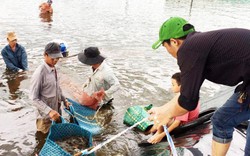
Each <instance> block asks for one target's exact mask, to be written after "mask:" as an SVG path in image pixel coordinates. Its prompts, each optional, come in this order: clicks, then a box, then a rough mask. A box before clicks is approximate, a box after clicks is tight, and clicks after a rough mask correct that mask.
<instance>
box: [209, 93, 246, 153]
mask: <svg viewBox="0 0 250 156" xmlns="http://www.w3.org/2000/svg"><path fill="white" fill-rule="evenodd" d="M238 98H239V93H234V94H233V95H232V96H231V97H230V98H229V99H228V100H227V101H226V103H225V104H224V105H223V106H222V107H220V108H219V109H218V110H217V111H216V112H215V113H214V115H213V117H212V119H211V120H212V124H213V140H214V141H216V142H219V143H229V142H231V141H232V139H233V131H234V127H236V126H237V125H239V124H240V123H242V122H244V121H247V120H249V119H250V108H249V107H250V95H248V97H247V99H246V100H245V102H244V103H242V104H240V103H239V102H238ZM247 135H248V136H247V144H246V146H245V154H246V152H248V153H249V154H250V126H248V129H247Z"/></svg>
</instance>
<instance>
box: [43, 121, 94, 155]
mask: <svg viewBox="0 0 250 156" xmlns="http://www.w3.org/2000/svg"><path fill="white" fill-rule="evenodd" d="M61 119H62V123H55V122H54V121H53V122H52V125H51V127H50V131H49V135H48V136H47V139H46V142H45V144H44V146H43V148H42V149H41V151H40V153H39V156H71V154H69V153H68V152H66V151H65V150H63V149H62V148H61V147H60V146H59V145H57V144H56V143H55V141H56V140H60V139H63V138H66V137H72V136H82V137H85V138H87V140H88V145H89V147H91V146H92V134H91V133H90V132H89V131H87V130H85V129H83V128H81V127H80V126H78V125H76V124H74V123H66V122H65V120H64V119H63V118H61ZM89 156H94V153H92V154H89Z"/></svg>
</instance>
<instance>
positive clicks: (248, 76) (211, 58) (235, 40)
mask: <svg viewBox="0 0 250 156" xmlns="http://www.w3.org/2000/svg"><path fill="white" fill-rule="evenodd" d="M249 41H250V30H247V29H239V28H233V29H222V30H215V31H209V32H201V33H200V32H194V33H191V34H189V35H188V36H187V38H186V39H185V41H184V42H183V44H182V45H181V47H180V48H179V50H178V53H177V60H178V65H179V67H180V70H181V86H182V87H181V95H180V97H179V99H178V101H179V104H180V106H182V107H183V108H185V109H187V110H189V111H191V110H193V109H195V108H196V105H197V103H198V100H199V90H200V87H201V85H202V83H203V81H204V80H205V79H207V80H210V81H212V82H215V83H218V84H223V85H227V86H235V85H237V84H238V83H240V82H243V81H244V84H247V83H248V85H245V88H244V89H241V90H247V91H248V93H249V94H250V85H249V81H250V42H249Z"/></svg>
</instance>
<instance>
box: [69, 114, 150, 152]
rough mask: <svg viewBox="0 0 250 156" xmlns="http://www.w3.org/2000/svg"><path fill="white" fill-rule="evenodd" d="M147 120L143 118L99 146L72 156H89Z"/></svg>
mask: <svg viewBox="0 0 250 156" xmlns="http://www.w3.org/2000/svg"><path fill="white" fill-rule="evenodd" d="M147 119H148V118H144V119H143V120H141V121H139V122H137V123H135V124H134V125H133V126H131V127H129V128H127V129H125V130H123V131H122V132H120V133H118V134H117V135H115V136H113V137H112V138H110V139H108V140H106V141H104V142H103V143H100V144H99V145H97V146H93V147H90V148H88V149H85V150H82V151H81V152H79V153H77V154H75V155H74V156H78V155H81V154H91V153H93V152H95V151H96V150H98V149H100V148H102V147H103V146H104V145H106V144H107V143H109V142H111V141H113V140H114V139H116V138H118V137H119V136H121V135H123V134H124V133H126V132H127V131H128V130H130V129H132V128H134V127H136V126H137V125H139V124H141V123H142V122H144V121H146V120H147Z"/></svg>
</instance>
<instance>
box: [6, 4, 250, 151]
mask: <svg viewBox="0 0 250 156" xmlns="http://www.w3.org/2000/svg"><path fill="white" fill-rule="evenodd" d="M51 3H52V1H48V2H47V4H48V5H49V6H50V7H51ZM47 4H46V5H47ZM40 8H41V10H42V9H44V8H46V7H45V4H44V5H43V6H41V7H40ZM50 12H51V13H52V12H53V10H52V8H51V9H50ZM7 40H8V42H9V44H8V45H7V46H6V47H5V48H4V49H3V50H2V56H3V58H4V61H5V63H6V67H7V68H8V69H11V70H13V71H15V72H22V71H26V70H28V63H27V54H26V52H25V49H24V48H23V47H22V46H21V45H20V44H17V37H16V35H15V33H14V32H10V33H8V34H7ZM249 41H250V30H248V29H242V28H228V29H221V30H214V31H208V32H197V31H195V28H194V26H193V25H192V24H190V23H189V22H188V21H186V20H185V19H183V18H181V17H171V18H169V19H167V20H166V21H165V22H164V23H163V24H162V26H161V28H160V32H159V40H158V41H157V42H155V43H154V44H153V46H152V48H153V49H157V48H158V47H159V46H160V45H162V46H163V47H164V48H166V50H167V51H168V52H169V53H170V54H171V55H172V56H173V57H174V58H176V59H177V62H178V66H179V68H180V73H177V74H175V75H173V77H172V83H173V88H175V87H177V89H176V90H174V92H179V93H178V94H176V95H175V96H174V97H173V99H171V100H170V101H169V102H167V103H166V104H164V105H162V106H160V107H153V108H151V109H150V110H149V111H148V113H149V114H150V117H149V120H152V121H154V126H153V129H152V131H151V132H153V133H155V134H154V135H153V136H152V137H151V138H150V139H149V140H148V141H149V142H151V143H153V144H154V143H157V142H159V141H160V140H161V139H162V138H163V136H164V134H163V127H162V126H163V125H168V129H169V131H171V130H172V129H173V128H175V127H177V126H178V125H180V124H185V122H187V121H191V120H194V119H196V118H197V117H198V114H199V113H198V112H199V107H200V106H199V92H200V88H201V86H202V84H203V82H204V80H205V79H207V80H209V81H212V82H214V83H218V84H223V85H227V86H237V87H236V89H235V91H234V93H233V94H232V96H231V97H230V98H229V99H228V100H227V101H226V102H225V104H224V105H223V106H222V107H220V108H219V109H218V110H217V111H216V112H215V113H214V115H213V117H212V119H211V120H212V125H213V138H212V155H214V156H222V155H226V154H227V151H228V149H229V147H230V143H231V141H232V139H233V131H234V127H236V126H237V125H239V124H240V123H241V122H244V121H247V120H249V119H250V109H249V107H250V97H249V96H248V95H249V94H250V44H249ZM43 56H44V63H43V64H41V65H40V66H39V67H37V69H36V70H35V72H34V73H33V75H32V78H31V89H30V97H31V99H32V100H33V103H34V105H35V106H36V107H37V108H38V111H39V116H38V118H37V123H36V124H37V130H38V131H41V132H43V133H47V132H48V129H49V127H50V124H51V120H50V119H52V120H57V119H59V117H60V115H61V110H60V108H61V103H63V104H64V105H65V107H68V106H69V105H70V103H69V102H67V99H66V98H65V97H64V96H63V93H62V90H61V88H60V84H59V81H58V75H57V69H56V66H55V65H56V64H57V62H58V60H59V59H60V58H62V57H63V56H62V53H61V50H60V44H59V43H56V42H50V43H48V44H47V45H46V46H45V49H44V52H43ZM78 59H79V61H80V62H82V63H84V64H86V65H89V66H91V69H92V71H93V73H92V75H91V76H90V78H89V79H88V80H87V82H86V83H85V84H84V85H83V93H82V94H81V95H79V102H80V103H81V104H82V105H85V106H87V107H90V108H92V109H95V110H96V109H97V108H98V106H99V105H100V103H102V102H103V103H105V102H107V101H109V100H110V99H112V94H113V93H114V92H116V91H117V90H118V89H119V87H120V83H119V81H118V79H117V77H116V76H115V74H114V72H113V70H112V69H111V67H109V66H108V65H107V64H106V63H105V57H104V56H102V55H101V53H100V51H99V49H98V48H97V47H88V48H86V49H85V50H84V52H81V53H79V54H78ZM180 81H181V82H180ZM187 113H188V114H189V115H188V117H187V116H186V114H187ZM180 116H182V117H180ZM184 116H185V117H184ZM184 118H185V119H184ZM246 139H247V141H246V145H245V155H250V126H248V129H247V137H246Z"/></svg>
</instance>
